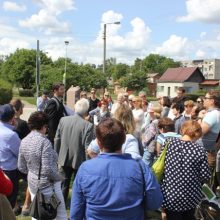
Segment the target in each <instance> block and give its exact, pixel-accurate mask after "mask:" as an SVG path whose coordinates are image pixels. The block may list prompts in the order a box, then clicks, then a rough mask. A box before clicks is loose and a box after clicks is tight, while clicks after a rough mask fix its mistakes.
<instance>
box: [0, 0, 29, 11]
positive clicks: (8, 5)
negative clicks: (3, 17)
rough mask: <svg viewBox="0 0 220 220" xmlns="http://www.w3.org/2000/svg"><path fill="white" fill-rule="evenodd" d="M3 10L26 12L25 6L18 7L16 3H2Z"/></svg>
mask: <svg viewBox="0 0 220 220" xmlns="http://www.w3.org/2000/svg"><path fill="white" fill-rule="evenodd" d="M3 9H4V10H5V11H17V12H23V11H25V10H26V6H25V5H19V4H17V3H16V2H10V1H4V2H3Z"/></svg>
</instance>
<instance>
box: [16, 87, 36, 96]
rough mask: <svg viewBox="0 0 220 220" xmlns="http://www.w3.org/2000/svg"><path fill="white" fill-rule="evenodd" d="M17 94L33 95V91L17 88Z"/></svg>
mask: <svg viewBox="0 0 220 220" xmlns="http://www.w3.org/2000/svg"><path fill="white" fill-rule="evenodd" d="M19 96H23V97H33V96H34V91H33V90H32V89H19Z"/></svg>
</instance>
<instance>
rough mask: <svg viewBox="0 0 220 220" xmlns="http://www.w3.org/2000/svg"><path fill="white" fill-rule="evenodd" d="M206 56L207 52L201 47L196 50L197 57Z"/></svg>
mask: <svg viewBox="0 0 220 220" xmlns="http://www.w3.org/2000/svg"><path fill="white" fill-rule="evenodd" d="M205 56H206V54H205V52H204V51H203V50H200V49H199V50H197V51H196V57H197V58H205Z"/></svg>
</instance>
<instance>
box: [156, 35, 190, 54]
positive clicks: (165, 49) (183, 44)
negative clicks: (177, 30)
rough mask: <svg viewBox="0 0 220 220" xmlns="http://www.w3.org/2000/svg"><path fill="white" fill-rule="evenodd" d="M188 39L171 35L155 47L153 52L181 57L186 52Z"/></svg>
mask: <svg viewBox="0 0 220 220" xmlns="http://www.w3.org/2000/svg"><path fill="white" fill-rule="evenodd" d="M188 43H189V42H188V39H187V38H186V37H180V36H177V35H171V36H170V37H169V39H168V40H166V41H164V42H163V44H162V46H160V47H156V49H155V51H153V52H154V53H157V54H161V55H166V56H170V57H181V56H185V55H186V53H187V48H189V45H188Z"/></svg>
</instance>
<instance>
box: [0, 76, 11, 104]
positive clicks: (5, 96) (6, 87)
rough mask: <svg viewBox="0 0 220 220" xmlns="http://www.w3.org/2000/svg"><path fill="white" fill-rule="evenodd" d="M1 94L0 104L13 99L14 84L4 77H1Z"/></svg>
mask: <svg viewBox="0 0 220 220" xmlns="http://www.w3.org/2000/svg"><path fill="white" fill-rule="evenodd" d="M0 94H1V95H0V105H3V104H7V103H9V102H10V100H11V99H12V86H11V84H10V83H9V82H6V81H4V80H3V79H0Z"/></svg>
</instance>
